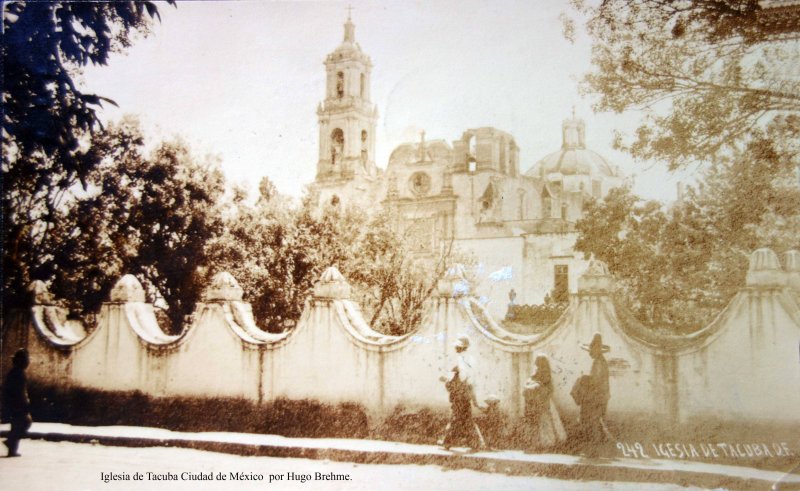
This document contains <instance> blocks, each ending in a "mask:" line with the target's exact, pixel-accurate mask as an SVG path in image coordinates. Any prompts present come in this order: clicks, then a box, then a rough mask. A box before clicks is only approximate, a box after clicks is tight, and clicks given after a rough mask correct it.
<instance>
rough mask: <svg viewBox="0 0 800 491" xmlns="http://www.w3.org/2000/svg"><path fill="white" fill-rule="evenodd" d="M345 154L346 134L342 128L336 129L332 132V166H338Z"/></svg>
mask: <svg viewBox="0 0 800 491" xmlns="http://www.w3.org/2000/svg"><path fill="white" fill-rule="evenodd" d="M343 154H344V132H343V131H342V129H341V128H335V129H334V130H333V131H332V132H331V165H332V166H336V165H337V164H340V163H341V161H342V157H343Z"/></svg>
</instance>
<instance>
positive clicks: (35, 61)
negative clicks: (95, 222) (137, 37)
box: [2, 1, 174, 178]
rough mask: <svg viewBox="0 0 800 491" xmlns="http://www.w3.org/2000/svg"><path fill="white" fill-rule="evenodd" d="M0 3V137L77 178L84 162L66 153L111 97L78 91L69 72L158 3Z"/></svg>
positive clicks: (115, 44)
mask: <svg viewBox="0 0 800 491" xmlns="http://www.w3.org/2000/svg"><path fill="white" fill-rule="evenodd" d="M168 3H171V4H174V2H173V1H170V2H168ZM4 9H5V10H4V12H3V14H4V16H3V31H4V32H3V46H2V50H3V70H4V86H3V106H4V111H5V115H4V118H3V130H4V132H5V135H4V139H5V138H6V137H8V138H10V139H12V140H13V143H14V145H15V147H16V150H17V152H19V157H20V158H27V157H30V156H31V155H33V154H34V153H36V152H42V153H44V154H45V155H46V156H48V157H56V158H57V161H56V162H55V164H56V165H57V166H58V167H60V168H61V169H62V170H64V171H65V172H66V173H67V174H72V173H75V174H77V175H78V176H80V177H81V178H83V177H84V176H85V175H86V173H87V172H88V171H89V169H88V168H86V167H85V166H82V165H81V162H79V161H74V160H73V159H72V158H71V156H72V154H74V153H75V152H77V151H78V149H79V147H80V138H81V135H82V134H83V133H85V132H88V131H92V130H94V129H96V128H97V125H98V120H97V116H96V114H95V112H96V110H97V109H98V108H99V107H100V106H101V104H102V102H103V101H106V102H111V101H110V100H109V99H106V98H104V97H101V96H98V95H96V94H87V93H83V92H82V91H81V90H79V89H78V87H77V86H76V84H75V81H74V76H75V75H76V73H79V70H80V67H82V66H86V65H87V64H89V63H92V64H95V65H105V64H106V63H107V62H108V57H109V55H110V54H111V52H112V51H114V50H119V49H123V48H125V47H128V46H129V45H130V43H131V36H132V35H133V34H134V33H136V32H145V31H146V29H147V26H148V22H149V21H150V19H152V18H155V17H157V16H158V9H157V7H156V5H155V3H154V2H6V3H5V5H4ZM76 70H77V71H76Z"/></svg>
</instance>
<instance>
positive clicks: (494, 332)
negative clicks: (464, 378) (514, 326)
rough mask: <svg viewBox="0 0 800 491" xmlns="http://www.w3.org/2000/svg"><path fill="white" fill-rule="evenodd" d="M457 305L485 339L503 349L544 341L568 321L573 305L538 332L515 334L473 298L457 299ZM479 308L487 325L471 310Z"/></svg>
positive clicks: (520, 347)
mask: <svg viewBox="0 0 800 491" xmlns="http://www.w3.org/2000/svg"><path fill="white" fill-rule="evenodd" d="M459 306H460V308H461V309H462V312H464V313H465V314H466V316H467V318H468V319H469V320H470V322H471V323H472V325H473V327H475V329H476V330H477V331H478V332H480V333H481V334H482V335H483V336H484V337H485V338H486V339H487V340H489V341H490V342H492V343H493V344H494V345H496V346H497V347H498V348H500V349H502V350H504V351H527V350H530V349H532V348H534V347H536V346H537V345H539V344H541V343H542V342H544V340H545V339H547V338H548V337H550V335H552V334H553V333H555V332H556V331H558V330H559V329H560V328H561V327H562V326H563V325H565V324H567V323H569V316H570V315H572V312H573V309H574V306H573V304H572V303H570V305H569V306H568V307H567V308H566V309H565V310H564V312H563V313H562V314H561V316H560V317H559V318H558V320H556V322H554V323H553V324H551V325H550V326H548V327H547V329H545V330H544V331H543V332H540V333H538V334H516V333H513V332H511V331H509V330H507V329H505V328H504V327H502V326H500V325H499V324H498V323H497V322H496V321H495V320H494V318H492V316H491V314H490V313H489V312H488V311H487V310H486V308H484V306H483V305H481V304H480V302H478V301H477V300H476V299H475V298H472V297H468V298H463V299H462V300H461V301H459ZM474 308H478V309H480V311H481V313H482V314H483V317H484V318H485V319H486V321H487V323H488V324H489V325H488V326H484V325H483V324H482V323H481V322H480V321H479V320H478V318H477V316H476V315H475V312H474V311H473V310H472V309H474Z"/></svg>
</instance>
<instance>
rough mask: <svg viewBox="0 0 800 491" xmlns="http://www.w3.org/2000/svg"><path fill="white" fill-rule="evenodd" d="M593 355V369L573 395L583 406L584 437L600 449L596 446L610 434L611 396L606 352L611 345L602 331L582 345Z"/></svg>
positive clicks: (589, 446) (579, 381) (587, 442)
mask: <svg viewBox="0 0 800 491" xmlns="http://www.w3.org/2000/svg"><path fill="white" fill-rule="evenodd" d="M581 348H582V349H584V350H586V351H588V352H589V356H591V357H592V369H591V371H590V372H589V375H583V376H581V377H580V378H579V379H578V380H577V381H576V383H575V387H574V388H573V390H572V397H573V398H574V399H575V402H576V403H578V404H579V405H580V406H581V411H580V427H581V440H582V443H583V444H584V445H585V447H586V448H587V449H588V450H589V451H591V452H594V451H596V448H595V447H596V446H597V445H599V444H601V443H603V442H604V441H605V440H607V439H608V438H609V435H608V429H607V428H606V411H607V408H608V401H609V399H610V398H611V392H610V390H609V378H608V362H607V361H606V358H605V356H603V354H604V353H608V352H609V351H610V348H609V347H608V346H606V345H605V344H603V338H602V337H601V336H600V334H595V335H594V337H593V338H592V342H591V343H589V344H588V345H585V344H584V345H581Z"/></svg>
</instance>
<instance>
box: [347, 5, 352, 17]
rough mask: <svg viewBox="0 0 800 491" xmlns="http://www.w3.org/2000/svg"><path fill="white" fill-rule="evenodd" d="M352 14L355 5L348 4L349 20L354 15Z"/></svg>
mask: <svg viewBox="0 0 800 491" xmlns="http://www.w3.org/2000/svg"><path fill="white" fill-rule="evenodd" d="M352 14H353V6H352V5H348V6H347V20H350V18H351V17H352Z"/></svg>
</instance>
